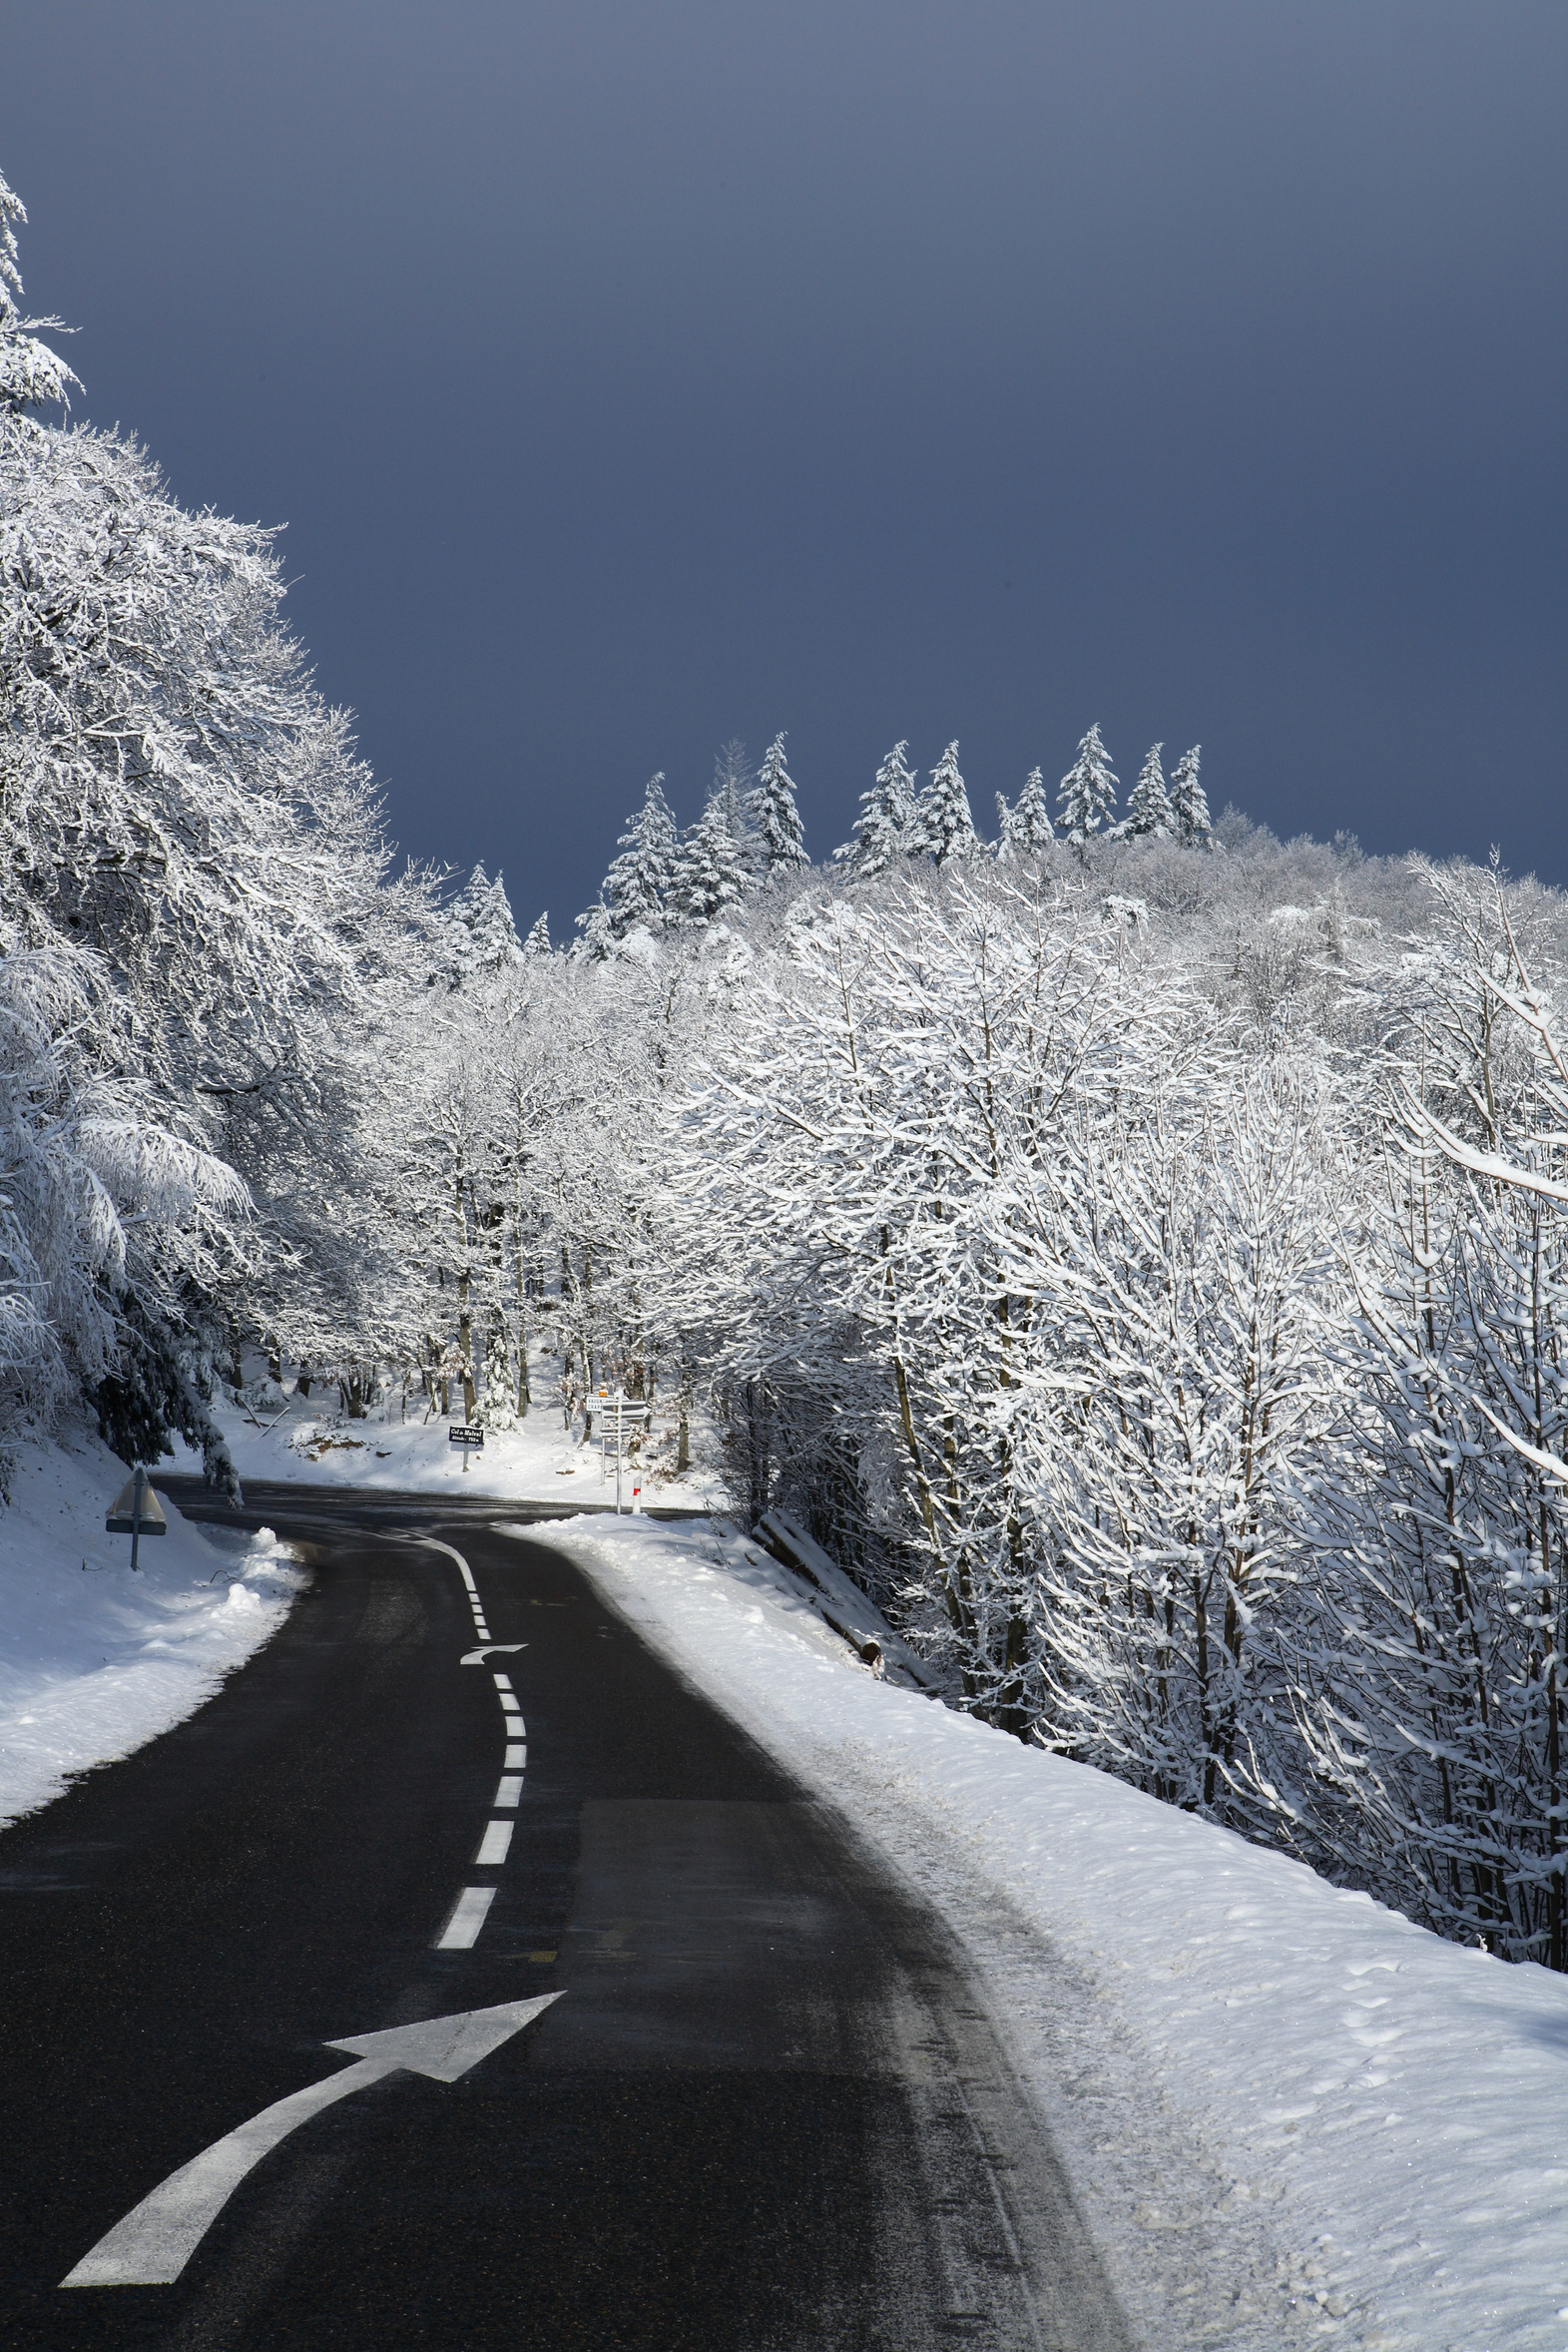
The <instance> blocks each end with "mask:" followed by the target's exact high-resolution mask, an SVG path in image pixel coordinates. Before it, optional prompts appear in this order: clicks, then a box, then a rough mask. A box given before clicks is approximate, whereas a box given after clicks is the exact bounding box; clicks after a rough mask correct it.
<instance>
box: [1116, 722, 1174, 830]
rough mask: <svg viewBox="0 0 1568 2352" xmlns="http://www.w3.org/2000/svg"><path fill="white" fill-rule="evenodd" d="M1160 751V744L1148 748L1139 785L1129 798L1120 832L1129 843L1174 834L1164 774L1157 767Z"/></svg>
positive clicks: (1160, 768)
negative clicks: (1142, 837)
mask: <svg viewBox="0 0 1568 2352" xmlns="http://www.w3.org/2000/svg"><path fill="white" fill-rule="evenodd" d="M1163 749H1164V746H1163V745H1162V744H1158V743H1156V744H1151V745H1150V747H1149V757H1148V758H1147V759H1146V760H1145V762H1144V764H1143V766H1142V767H1141V768H1140V769H1139V771H1138V782H1137V783H1136V784H1135V785H1134V786H1133V789H1132V792H1131V793H1130V794H1129V796H1128V801H1127V815H1126V817H1125V818H1124V819H1123V820H1122V825H1121V831H1122V833H1123V835H1124V836H1125V837H1126V839H1128V840H1129V841H1131V840H1136V839H1138V838H1140V837H1141V836H1142V835H1144V834H1161V835H1163V834H1168V833H1172V832H1174V830H1175V815H1174V812H1173V810H1172V808H1171V803H1170V800H1169V798H1168V797H1167V794H1166V789H1165V770H1164V769H1163V768H1162V767H1161V765H1160V754H1161V752H1162V750H1163Z"/></svg>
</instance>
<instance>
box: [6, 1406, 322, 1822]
mask: <svg viewBox="0 0 1568 2352" xmlns="http://www.w3.org/2000/svg"><path fill="white" fill-rule="evenodd" d="M128 1475H129V1472H128V1471H127V1470H126V1467H125V1465H124V1463H123V1462H120V1461H118V1460H117V1459H116V1457H115V1456H114V1455H112V1454H111V1453H110V1452H109V1450H108V1448H107V1447H106V1446H104V1445H102V1444H101V1443H100V1442H99V1440H98V1439H97V1438H96V1437H91V1436H89V1435H87V1434H86V1432H85V1431H75V1432H67V1433H66V1434H65V1435H64V1436H62V1437H61V1438H60V1439H59V1440H57V1441H56V1442H55V1443H53V1444H48V1445H32V1446H26V1447H23V1448H21V1449H19V1453H18V1463H17V1469H16V1472H15V1475H14V1476H13V1478H12V1480H11V1499H10V1502H9V1504H8V1505H6V1506H5V1507H3V1508H0V1827H3V1826H4V1825H5V1823H7V1822H9V1821H14V1820H16V1819H17V1818H18V1816H19V1815H21V1814H24V1813H33V1812H36V1811H37V1809H38V1808H39V1806H41V1805H47V1804H48V1803H49V1802H50V1801H51V1799H52V1798H55V1797H58V1796H59V1795H60V1793H61V1791H62V1789H63V1788H64V1787H65V1785H66V1783H67V1781H68V1780H69V1779H70V1778H71V1776H72V1775H73V1774H75V1773H78V1772H85V1771H86V1770H88V1768H89V1767H90V1766H92V1765H94V1764H107V1763H112V1762H114V1761H115V1760H116V1759H117V1758H119V1757H121V1756H128V1755H130V1753H131V1752H132V1750H133V1749H135V1748H139V1747H141V1746H142V1745H143V1744H144V1742H146V1741H147V1740H150V1739H154V1738H156V1737H157V1735H158V1733H159V1732H161V1731H167V1730H168V1728H169V1726H170V1725H171V1724H173V1723H178V1722H180V1721H182V1719H183V1718H184V1717H185V1716H187V1715H189V1714H191V1713H192V1712H193V1711H194V1709H196V1708H197V1707H199V1706H200V1705H201V1704H202V1702H203V1701H204V1700H205V1699H207V1698H209V1697H210V1696H211V1695H212V1693H213V1691H214V1690H216V1689H217V1687H218V1685H219V1683H220V1682H221V1681H222V1679H223V1677H224V1676H225V1675H226V1674H227V1673H229V1672H230V1670H231V1669H232V1668H233V1667H235V1666H239V1665H242V1664H243V1663H244V1661H245V1660H246V1659H247V1658H248V1657H249V1656H250V1655H251V1653H252V1651H253V1650H255V1649H258V1648H260V1646H261V1643H262V1642H263V1641H265V1640H266V1638H267V1637H268V1635H269V1634H271V1633H273V1632H275V1631H276V1629H277V1627H278V1626H279V1625H280V1624H281V1623H282V1620H283V1618H284V1616H285V1615H286V1614H287V1611H288V1606H289V1603H290V1602H291V1600H292V1599H293V1597H294V1594H295V1593H296V1592H297V1591H298V1589H299V1587H300V1586H301V1584H302V1583H303V1582H304V1573H303V1571H302V1570H301V1569H299V1568H298V1567H296V1566H295V1565H294V1564H293V1561H292V1559H291V1557H290V1555H289V1553H288V1552H287V1551H286V1550H285V1549H282V1548H280V1547H279V1545H278V1543H277V1539H276V1537H275V1536H273V1535H271V1534H269V1533H268V1531H267V1530H266V1529H264V1528H263V1529H262V1531H261V1534H260V1535H258V1536H254V1537H249V1538H247V1539H246V1540H245V1541H244V1542H243V1543H240V1542H237V1541H236V1540H235V1539H234V1538H229V1539H227V1540H224V1541H221V1542H218V1543H215V1542H211V1541H209V1540H208V1539H207V1538H206V1537H205V1536H204V1535H203V1534H200V1533H199V1532H198V1530H197V1529H196V1527H194V1526H193V1525H192V1523H191V1522H190V1520H188V1519H185V1518H182V1517H181V1515H180V1513H179V1511H178V1510H176V1508H175V1506H174V1504H173V1503H172V1502H171V1501H170V1500H169V1497H168V1495H167V1494H165V1493H160V1494H159V1500H160V1501H161V1503H162V1504H163V1507H164V1510H165V1512H166V1514H167V1516H168V1520H169V1532H168V1534H167V1535H162V1536H158V1537H154V1538H151V1539H149V1538H144V1539H143V1542H142V1544H141V1566H140V1567H139V1569H138V1571H137V1573H136V1575H135V1576H133V1575H132V1573H131V1539H130V1537H129V1536H127V1535H108V1534H106V1533H105V1532H104V1514H105V1512H106V1511H107V1509H108V1507H109V1505H110V1504H111V1503H112V1502H113V1500H114V1498H115V1496H116V1495H117V1494H118V1493H119V1491H120V1489H121V1487H122V1486H123V1485H124V1484H125V1481H126V1478H127V1476H128ZM158 1485H159V1479H158V1472H157V1471H156V1470H155V1471H154V1472H153V1486H154V1489H155V1491H157V1489H158ZM84 1563H85V1565H84Z"/></svg>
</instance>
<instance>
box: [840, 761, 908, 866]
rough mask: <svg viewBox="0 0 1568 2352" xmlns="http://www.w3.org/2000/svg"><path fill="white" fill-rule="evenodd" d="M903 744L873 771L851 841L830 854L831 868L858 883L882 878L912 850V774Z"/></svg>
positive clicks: (861, 799) (861, 797)
mask: <svg viewBox="0 0 1568 2352" xmlns="http://www.w3.org/2000/svg"><path fill="white" fill-rule="evenodd" d="M908 749H909V746H908V744H907V743H895V744H894V746H893V748H892V750H891V751H890V752H889V753H888V755H887V757H886V759H885V760H884V761H883V762H882V764H881V766H880V767H879V768H878V769H877V771H876V782H875V783H874V784H873V785H872V787H871V789H870V791H869V792H864V793H862V794H861V795H860V814H859V816H858V817H857V818H856V819H855V821H854V839H853V840H852V841H847V842H845V843H844V844H843V846H842V848H841V849H837V850H835V851H834V852H833V864H834V865H835V866H842V867H843V868H844V869H845V870H846V871H847V872H848V873H849V874H851V875H854V876H855V877H857V878H858V879H859V880H861V881H869V880H870V878H871V877H872V876H873V875H877V874H885V873H886V872H887V870H888V868H889V867H890V866H891V865H892V864H893V861H894V860H895V859H898V858H906V857H907V856H908V855H909V852H910V849H911V847H912V846H913V845H912V842H911V838H910V837H911V830H912V827H913V824H914V803H915V793H914V771H913V770H912V769H911V768H910V767H909V765H908V763H907V761H906V760H905V758H904V754H905V753H906V752H907V751H908Z"/></svg>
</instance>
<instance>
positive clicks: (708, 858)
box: [665, 795, 751, 928]
mask: <svg viewBox="0 0 1568 2352" xmlns="http://www.w3.org/2000/svg"><path fill="white" fill-rule="evenodd" d="M750 879H751V878H750V876H749V874H748V872H747V866H746V859H745V856H744V853H743V851H742V848H741V845H740V843H739V842H738V841H737V840H736V838H735V836H734V834H733V833H732V832H731V831H730V825H729V820H728V817H727V815H726V812H725V805H724V802H723V801H722V800H721V799H719V797H718V796H717V795H716V796H715V798H714V799H713V800H711V801H710V802H709V804H708V806H707V808H706V809H705V810H704V811H703V814H702V816H701V817H700V818H699V819H698V821H697V823H696V824H695V825H693V826H690V827H689V828H688V829H687V831H686V832H685V833H684V834H683V835H682V836H681V844H680V847H679V849H678V850H677V851H676V854H675V864H674V867H673V870H672V872H671V876H670V888H669V894H668V896H667V898H666V901H665V906H666V912H667V913H668V914H669V916H670V917H671V919H672V920H673V921H675V922H677V923H680V924H682V925H684V926H687V927H697V928H701V927H702V926H703V925H704V924H706V923H710V922H713V921H715V920H716V919H717V918H718V917H719V916H720V915H722V914H727V913H729V912H730V911H731V909H732V908H734V907H737V906H739V905H741V904H742V902H743V901H744V899H745V897H746V893H747V886H748V883H749V882H750Z"/></svg>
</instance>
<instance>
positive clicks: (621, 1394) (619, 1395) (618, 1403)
mask: <svg viewBox="0 0 1568 2352" xmlns="http://www.w3.org/2000/svg"><path fill="white" fill-rule="evenodd" d="M625 1401H626V1392H625V1390H624V1389H617V1390H616V1392H615V1515H616V1517H617V1518H619V1517H620V1515H621V1452H622V1448H621V1408H622V1406H623V1404H624V1403H625Z"/></svg>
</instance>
